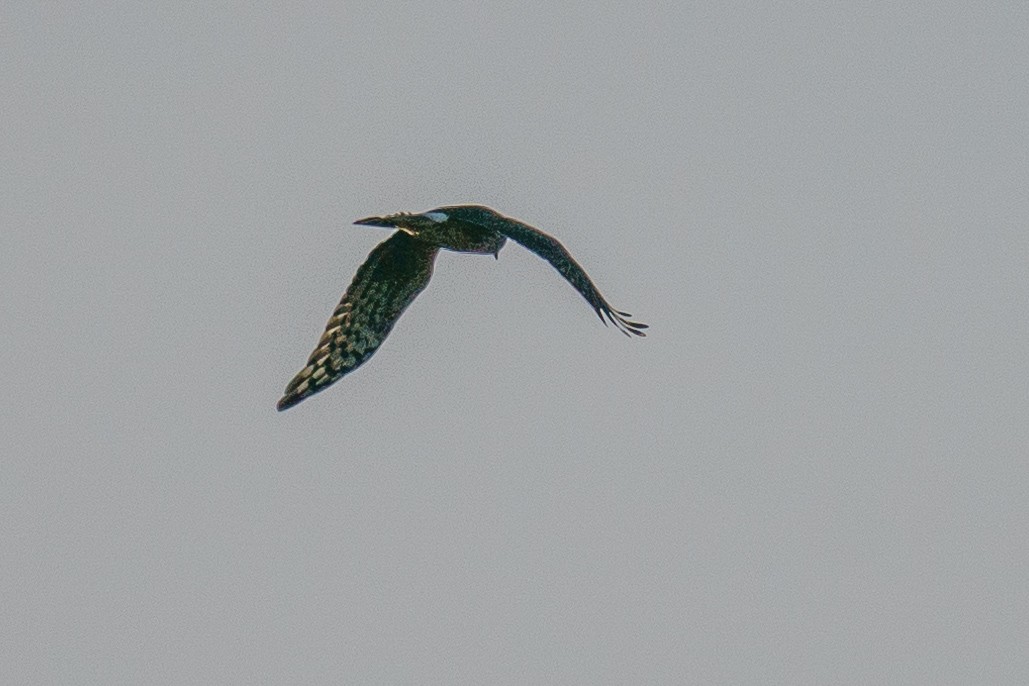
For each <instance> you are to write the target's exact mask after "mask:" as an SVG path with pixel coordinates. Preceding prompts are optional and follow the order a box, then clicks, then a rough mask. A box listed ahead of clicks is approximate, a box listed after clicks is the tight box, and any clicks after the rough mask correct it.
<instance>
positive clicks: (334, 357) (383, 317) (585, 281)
mask: <svg viewBox="0 0 1029 686" xmlns="http://www.w3.org/2000/svg"><path fill="white" fill-rule="evenodd" d="M354 223H355V224H363V225H365V226H381V227H387V228H396V229H400V230H399V231H397V232H396V233H394V234H393V235H392V236H390V237H389V238H387V239H386V240H384V241H383V242H382V243H379V245H377V246H376V247H375V249H374V250H372V252H371V253H370V254H369V255H368V259H367V260H365V263H364V264H362V265H361V266H360V267H359V268H358V270H357V274H355V275H354V280H353V281H352V282H351V283H350V286H349V287H348V288H347V290H346V292H345V293H344V294H343V299H342V300H340V303H339V305H338V306H337V307H336V310H335V311H334V312H333V313H332V317H330V318H329V323H328V324H327V325H326V326H325V333H323V334H322V337H321V339H319V341H318V346H317V347H316V348H315V349H314V352H313V353H311V356H310V357H309V358H308V360H307V366H306V367H304V368H303V369H302V370H300V372H299V373H298V374H297V375H296V376H295V377H293V380H292V381H290V382H289V385H287V386H286V391H285V393H284V394H283V396H282V399H281V400H279V404H278V408H279V410H280V411H282V410H285V409H288V408H290V407H293V406H294V405H296V404H297V403H299V402H300V401H301V400H304V399H305V398H307V397H308V396H311V395H314V394H315V393H318V392H319V391H323V390H325V389H326V388H328V387H329V386H330V385H331V384H333V383H335V382H336V381H339V380H340V379H341V378H342V377H343V376H344V375H345V374H348V373H350V372H351V371H353V370H354V369H356V368H357V367H359V366H360V365H361V364H362V363H363V362H364V361H365V360H367V359H368V358H369V357H371V356H372V355H373V354H374V353H375V351H376V350H378V348H379V345H381V344H382V341H383V339H385V338H386V336H387V335H389V332H390V330H391V329H392V328H393V325H394V324H395V323H396V321H397V319H398V318H399V317H400V314H401V313H402V312H403V311H404V309H406V308H407V306H408V305H410V304H411V301H412V300H414V299H415V296H417V295H418V294H419V293H421V292H422V290H423V289H424V288H425V287H426V286H427V285H428V283H429V277H430V276H432V263H433V261H434V260H435V259H436V253H437V252H439V250H440V248H444V249H446V250H454V251H456V252H468V253H480V254H488V255H493V256H494V257H498V256H499V253H500V249H501V248H502V247H504V243H505V242H506V241H507V239H508V238H510V239H512V240H514V241H516V242H518V243H521V244H522V245H523V246H525V247H526V248H528V249H529V250H531V251H533V252H534V253H536V254H537V255H539V256H540V257H542V258H543V259H545V260H546V261H547V262H549V263H550V264H552V265H553V266H554V267H555V268H556V269H557V270H558V271H559V272H561V275H562V276H563V277H565V279H567V280H568V282H569V283H570V284H572V286H574V287H575V290H577V291H579V293H581V294H582V297H584V298H586V301H587V302H588V303H589V304H590V305H592V306H593V309H594V310H596V312H597V316H598V317H600V321H602V322H604V324H605V325H606V324H607V321H605V319H604V318H605V317H607V320H609V321H610V322H611V323H613V324H614V325H615V326H616V327H618V329H620V330H621V331H622V332H623V333H624V334H625V335H627V336H628V335H629V334H633V335H635V336H644V335H646V334H644V333H643V329H645V328H647V325H646V324H640V323H638V322H633V321H629V319H628V317H631V316H632V315H630V314H628V313H626V312H619V311H618V310H616V309H614V308H613V307H611V306H610V305H609V304H608V303H607V301H606V300H604V297H603V296H602V295H600V291H598V290H597V287H596V286H594V285H593V282H592V281H590V277H588V276H587V275H586V272H585V271H583V269H582V267H580V266H579V264H578V263H577V262H576V261H575V260H574V259H572V256H571V255H569V254H568V251H567V250H565V247H564V246H563V245H561V244H560V243H558V242H557V240H556V239H554V238H551V237H550V236H548V235H547V234H545V233H543V232H542V231H540V230H539V229H535V228H533V227H531V226H529V225H528V224H524V223H522V222H520V221H518V220H516V219H511V218H510V217H505V216H503V215H502V214H500V213H499V212H496V211H494V210H491V209H490V208H488V207H483V206H482V205H453V206H449V207H440V208H437V209H435V210H431V211H429V212H423V213H421V214H408V213H406V212H401V213H399V214H391V215H389V216H386V217H368V218H366V219H359V220H358V221H356V222H354Z"/></svg>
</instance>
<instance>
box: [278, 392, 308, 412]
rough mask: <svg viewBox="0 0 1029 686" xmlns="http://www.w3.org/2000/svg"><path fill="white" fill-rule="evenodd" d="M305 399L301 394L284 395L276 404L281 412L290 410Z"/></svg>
mask: <svg viewBox="0 0 1029 686" xmlns="http://www.w3.org/2000/svg"><path fill="white" fill-rule="evenodd" d="M303 399H304V397H303V396H299V395H284V396H282V397H281V398H280V399H279V402H277V403H276V404H275V409H276V410H278V411H279V412H282V411H283V410H288V409H289V408H291V407H293V406H294V405H296V404H297V403H299V402H300V401H301V400H303Z"/></svg>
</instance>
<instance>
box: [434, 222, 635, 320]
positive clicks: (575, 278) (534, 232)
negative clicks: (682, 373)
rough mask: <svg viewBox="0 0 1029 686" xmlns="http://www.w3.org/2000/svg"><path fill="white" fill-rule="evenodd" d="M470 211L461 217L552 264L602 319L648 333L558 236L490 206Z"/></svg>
mask: <svg viewBox="0 0 1029 686" xmlns="http://www.w3.org/2000/svg"><path fill="white" fill-rule="evenodd" d="M442 209H444V210H451V211H452V212H454V214H457V212H458V210H459V208H458V207H454V208H442ZM468 210H471V211H472V212H471V213H468V214H465V213H461V214H459V215H457V216H460V218H461V219H463V220H466V221H471V222H472V223H477V224H480V225H482V226H487V227H488V228H490V229H493V230H494V231H497V232H499V233H502V234H503V235H505V236H507V237H508V238H510V239H511V240H513V241H516V242H518V243H521V244H522V245H524V246H525V247H526V248H528V249H529V250H531V251H533V252H534V253H536V254H537V255H539V256H540V257H542V258H543V259H545V260H546V261H547V262H549V263H550V264H552V265H553V266H554V268H555V269H557V271H559V272H561V276H563V277H565V279H566V280H567V281H568V283H570V284H572V286H574V287H575V290H577V291H579V293H581V294H582V297H584V298H586V301H587V302H588V303H589V304H590V305H592V306H593V309H594V310H596V312H597V316H598V317H600V321H602V322H604V324H607V321H606V320H605V319H604V317H607V319H608V320H610V321H611V323H612V324H614V325H615V326H616V327H618V329H619V330H620V331H621V332H622V333H624V334H625V335H626V336H628V335H629V334H633V335H634V336H646V335H647V334H645V333H643V329H646V328H647V325H646V324H641V323H639V322H634V321H630V320H629V317H631V316H632V315H631V314H629V313H628V312H619V311H618V310H616V309H615V308H613V307H611V305H610V304H608V302H607V301H606V300H604V296H602V295H601V294H600V291H598V290H597V287H596V286H594V285H593V282H592V281H591V280H590V277H589V276H588V275H587V274H586V270H584V269H583V268H582V267H581V266H580V265H579V263H578V262H576V261H575V259H574V258H573V257H572V256H571V255H570V254H569V252H568V250H567V249H565V247H564V246H563V245H561V243H560V242H559V241H558V240H557V239H556V238H554V237H553V236H548V235H547V234H545V233H543V232H542V231H540V230H539V229H537V228H535V227H532V226H529V225H528V224H525V223H523V222H520V221H518V220H517V219H511V218H510V217H505V216H503V215H500V214H497V213H495V212H494V211H493V210H491V209H489V208H487V207H482V208H480V207H475V206H471V207H468ZM466 217H467V219H466Z"/></svg>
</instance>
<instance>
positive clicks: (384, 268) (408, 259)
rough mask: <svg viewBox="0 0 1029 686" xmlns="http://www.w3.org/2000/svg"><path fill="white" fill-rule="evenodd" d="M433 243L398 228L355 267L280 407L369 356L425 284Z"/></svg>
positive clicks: (327, 383) (323, 385)
mask: <svg viewBox="0 0 1029 686" xmlns="http://www.w3.org/2000/svg"><path fill="white" fill-rule="evenodd" d="M437 251H438V248H436V247H434V246H431V245H427V244H426V243H424V242H422V241H419V240H417V239H415V238H412V237H411V236H409V235H408V234H406V233H404V232H402V231H398V232H397V233H395V234H393V235H392V236H390V237H389V238H388V239H386V240H385V241H383V242H382V243H380V244H379V245H378V246H376V248H375V249H374V250H372V252H371V253H370V254H369V255H368V259H367V260H365V262H364V264H362V265H361V267H360V268H359V269H358V270H357V274H355V275H354V280H353V281H351V282H350V286H348V287H347V290H346V292H345V293H344V294H343V298H342V300H340V303H339V305H338V306H337V307H336V309H335V311H333V313H332V317H330V318H329V323H328V324H326V326H325V333H323V334H322V337H321V339H320V340H319V341H318V345H317V347H315V349H314V352H313V353H311V356H310V357H309V358H308V360H307V365H306V366H305V367H304V368H303V369H302V370H300V372H299V373H298V374H297V375H296V376H295V377H293V380H292V381H290V382H289V384H288V385H287V386H286V390H285V392H284V394H283V396H282V399H281V400H279V403H278V406H277V407H278V409H279V410H280V411H282V410H285V409H288V408H290V407H293V406H294V405H296V404H297V403H299V402H300V401H302V400H304V399H305V398H308V397H309V396H311V395H314V394H315V393H318V392H319V391H323V390H325V389H326V388H328V387H329V386H330V385H332V384H333V383H335V382H336V381H339V379H341V378H342V377H343V376H344V375H346V374H347V373H349V372H351V371H353V370H354V369H356V368H357V367H359V366H360V365H361V364H362V363H363V362H364V361H365V360H367V359H368V358H369V357H371V356H372V355H373V354H374V353H375V351H376V350H378V348H379V345H381V344H382V341H383V340H384V339H385V338H386V336H387V335H388V334H389V332H390V330H391V329H392V328H393V325H394V324H395V323H396V321H397V319H398V318H399V317H400V315H401V313H403V311H404V310H405V309H406V308H407V306H408V305H410V304H411V302H412V301H413V300H414V299H415V297H416V296H417V295H418V294H419V293H421V292H422V290H423V289H424V288H425V287H426V286H427V285H428V283H429V278H430V277H431V276H432V264H433V261H434V260H435V259H436V252H437Z"/></svg>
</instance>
